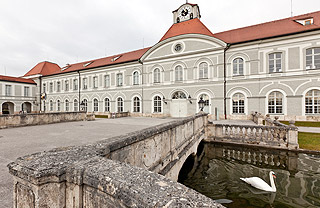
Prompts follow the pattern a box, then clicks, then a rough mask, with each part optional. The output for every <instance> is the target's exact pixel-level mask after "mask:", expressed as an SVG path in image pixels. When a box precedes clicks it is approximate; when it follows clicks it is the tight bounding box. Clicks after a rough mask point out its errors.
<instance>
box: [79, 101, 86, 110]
mask: <svg viewBox="0 0 320 208" xmlns="http://www.w3.org/2000/svg"><path fill="white" fill-rule="evenodd" d="M84 106H85V104H84V102H83V101H81V103H80V111H83V110H84Z"/></svg>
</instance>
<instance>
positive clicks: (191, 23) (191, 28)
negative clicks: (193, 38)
mask: <svg viewBox="0 0 320 208" xmlns="http://www.w3.org/2000/svg"><path fill="white" fill-rule="evenodd" d="M184 34H202V35H208V36H213V33H212V32H211V31H210V30H209V29H208V28H207V27H206V26H205V25H204V24H203V23H202V22H201V21H200V20H199V19H198V18H195V19H192V20H188V21H184V22H180V23H176V24H173V25H172V26H171V27H170V29H169V30H168V31H167V32H166V34H165V35H164V36H163V37H162V38H161V40H160V42H161V41H163V40H165V39H168V38H171V37H175V36H178V35H184Z"/></svg>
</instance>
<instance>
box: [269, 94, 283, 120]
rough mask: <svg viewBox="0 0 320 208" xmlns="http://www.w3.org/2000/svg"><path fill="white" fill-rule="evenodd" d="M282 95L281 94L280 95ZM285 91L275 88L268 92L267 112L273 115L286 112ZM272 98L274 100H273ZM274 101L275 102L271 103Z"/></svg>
mask: <svg viewBox="0 0 320 208" xmlns="http://www.w3.org/2000/svg"><path fill="white" fill-rule="evenodd" d="M278 95H281V96H278ZM284 97H285V96H284V93H283V92H281V91H279V90H273V91H271V92H270V93H269V94H268V97H267V112H268V114H272V115H283V114H284V104H285V102H284V101H285V100H284ZM279 98H281V104H278V102H277V101H278V100H277V99H279ZM271 99H272V100H271ZM270 102H272V103H273V104H270ZM279 108H280V109H281V112H278V109H279ZM270 110H272V111H270Z"/></svg>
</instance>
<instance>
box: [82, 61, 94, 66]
mask: <svg viewBox="0 0 320 208" xmlns="http://www.w3.org/2000/svg"><path fill="white" fill-rule="evenodd" d="M92 63H93V61H91V62H88V63H86V64H83V67H87V66H89V65H90V64H92Z"/></svg>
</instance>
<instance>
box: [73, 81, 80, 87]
mask: <svg viewBox="0 0 320 208" xmlns="http://www.w3.org/2000/svg"><path fill="white" fill-rule="evenodd" d="M78 88H79V81H78V79H73V90H78Z"/></svg>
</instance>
